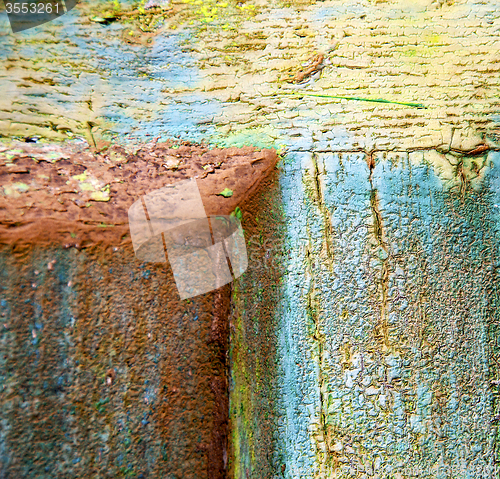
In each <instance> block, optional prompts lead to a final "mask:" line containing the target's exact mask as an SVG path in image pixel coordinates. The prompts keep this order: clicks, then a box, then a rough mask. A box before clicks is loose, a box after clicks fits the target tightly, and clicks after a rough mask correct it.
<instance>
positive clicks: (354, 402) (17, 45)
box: [0, 0, 500, 479]
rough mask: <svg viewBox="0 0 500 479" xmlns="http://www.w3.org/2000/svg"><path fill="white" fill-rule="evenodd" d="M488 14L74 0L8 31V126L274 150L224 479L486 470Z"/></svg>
mask: <svg viewBox="0 0 500 479" xmlns="http://www.w3.org/2000/svg"><path fill="white" fill-rule="evenodd" d="M122 6H123V4H122ZM106 8H108V10H109V8H111V9H112V7H111V6H108V7H106ZM123 8H124V9H125V10H126V8H125V6H124V7H123ZM498 11H499V5H498V2H496V1H488V2H486V1H485V2H479V1H471V2H465V1H455V2H453V1H447V2H442V1H437V2H432V3H431V2H425V1H419V2H414V3H412V4H411V5H410V4H409V3H408V2H403V1H387V2H356V3H354V2H352V3H346V2H341V1H326V2H313V1H311V2H306V1H303V2H301V1H298V0H290V1H288V2H286V1H283V2H263V1H257V2H245V3H239V4H238V3H236V2H216V1H215V0H214V1H211V0H210V1H205V2H203V3H201V4H200V3H199V2H196V1H192V2H191V1H186V2H183V3H175V2H174V3H172V4H171V10H169V13H168V14H166V15H165V17H166V18H165V19H164V20H161V19H159V16H158V14H154V15H149V16H147V15H146V16H144V15H142V16H141V15H136V14H133V15H131V17H130V18H131V20H130V21H129V20H126V19H125V18H124V17H120V18H119V19H117V20H116V21H114V22H108V23H109V24H108V25H103V24H98V23H95V22H94V23H93V22H91V21H90V20H89V18H90V17H91V16H92V15H96V14H101V15H104V13H102V12H100V9H99V8H98V7H95V6H92V5H90V4H85V5H82V6H80V7H78V8H77V9H74V10H73V11H72V12H70V14H68V15H67V16H65V17H64V18H62V19H59V20H58V21H56V22H53V23H52V24H50V25H46V26H45V27H43V28H39V29H37V30H33V31H32V32H30V33H28V32H26V33H25V34H22V35H19V36H16V37H14V36H12V35H5V36H4V37H3V38H2V39H1V43H2V46H3V47H4V48H3V49H2V50H1V52H2V53H1V55H2V59H3V60H4V62H3V73H2V74H1V79H0V81H1V83H2V87H3V91H6V92H9V94H8V95H5V96H4V97H3V98H2V106H1V112H0V115H1V118H0V122H1V128H2V132H3V134H4V135H6V136H10V137H12V136H26V135H41V136H43V137H45V138H52V139H66V138H68V137H69V138H74V137H85V138H87V140H88V142H89V143H91V144H93V145H99V144H101V143H102V142H104V141H106V140H109V139H110V138H113V137H114V138H115V139H116V140H119V141H121V142H123V143H126V142H128V143H136V144H140V143H141V142H144V141H146V140H147V139H150V138H156V137H161V138H162V139H167V138H171V137H174V136H177V135H178V136H180V137H181V138H182V139H183V140H191V141H201V140H205V141H207V142H208V143H211V144H218V145H221V146H233V145H236V146H241V145H256V146H259V147H271V146H276V147H280V146H281V145H284V146H286V147H287V151H288V152H287V155H286V156H285V158H284V160H283V162H282V163H281V165H280V168H281V169H280V174H279V177H278V178H276V181H275V182H274V183H270V185H269V191H268V193H266V194H265V195H264V196H262V197H261V198H260V200H259V201H257V200H256V202H255V203H250V204H249V205H248V209H245V208H243V214H244V228H245V232H246V233H247V234H248V235H249V237H247V240H248V246H249V252H250V258H251V262H250V264H249V271H248V273H247V274H246V275H244V276H243V277H242V278H241V279H239V280H238V281H236V282H235V284H234V285H233V286H234V289H233V302H234V309H233V314H232V316H231V324H230V331H231V348H230V349H231V358H230V363H231V365H230V367H231V390H230V391H231V393H230V394H231V405H230V408H231V418H230V419H231V438H232V440H231V445H230V448H231V452H230V457H229V461H230V470H231V474H232V475H233V476H234V477H235V478H238V479H240V478H241V479H248V478H252V479H254V478H255V479H261V478H262V479H264V478H265V479H267V478H273V479H275V478H281V477H283V478H287V479H291V478H293V479H295V478H304V479H305V478H307V479H309V478H318V479H320V478H321V479H323V478H351V477H353V478H354V477H356V478H369V477H370V478H380V479H382V478H384V479H385V478H389V477H390V478H398V479H400V478H415V477H426V478H439V479H444V478H453V479H465V478H472V477H474V478H476V477H480V478H495V477H498V475H499V471H498V465H497V462H498V460H499V458H498V441H499V439H498V432H497V428H498V417H499V415H500V410H499V407H500V406H499V404H498V399H497V398H498V385H499V381H500V376H499V364H498V358H499V344H498V337H499V330H498V324H499V322H498V316H497V315H498V313H497V311H498V305H497V295H498V293H497V289H498V284H499V283H498V277H497V268H498V259H497V258H498V245H499V239H500V238H499V236H498V235H499V229H498V221H499V217H498V205H500V197H498V191H499V186H500V185H499V183H500V174H499V171H500V170H499V168H500V158H499V155H498V147H499V146H500V145H499V141H500V132H499V128H498V124H499V116H498V113H499V112H498V110H499V105H498V94H499V78H498V71H499V64H500V62H499V53H498V52H499V50H500V49H499V45H500V38H499V34H498ZM134 15H135V16H134ZM158 21H159V28H158V29H156V28H155V26H154V22H158ZM141 28H142V30H141ZM141 32H142V33H141ZM307 93H309V95H308V94H307ZM312 95H329V96H330V97H325V96H323V97H318V96H312ZM332 97H335V98H332ZM338 97H344V98H343V99H342V98H338ZM347 98H350V99H347ZM365 100H383V101H386V102H388V103H381V102H371V101H365ZM390 102H399V103H390ZM402 103H407V104H406V105H405V104H402ZM409 103H413V104H415V105H413V106H412V105H408V104H409ZM418 105H421V106H423V107H425V108H422V107H418ZM148 135H149V136H148ZM263 212H264V213H263Z"/></svg>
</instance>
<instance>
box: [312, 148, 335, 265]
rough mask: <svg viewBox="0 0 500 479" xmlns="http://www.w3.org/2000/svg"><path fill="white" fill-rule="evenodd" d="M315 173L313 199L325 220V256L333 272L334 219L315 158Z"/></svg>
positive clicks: (313, 159) (313, 160)
mask: <svg viewBox="0 0 500 479" xmlns="http://www.w3.org/2000/svg"><path fill="white" fill-rule="evenodd" d="M312 162H313V167H314V172H313V190H314V195H312V196H313V197H312V198H311V199H312V201H313V203H314V204H315V205H316V207H317V208H318V210H319V212H320V214H321V217H322V220H323V237H324V251H325V253H326V254H325V256H326V259H327V261H328V268H329V270H330V271H333V238H332V237H333V231H332V230H333V228H332V218H331V214H330V211H329V210H328V208H327V206H326V205H325V202H324V198H323V190H322V188H321V182H320V178H319V177H320V172H319V168H318V162H317V160H316V158H315V157H314V156H313V158H312Z"/></svg>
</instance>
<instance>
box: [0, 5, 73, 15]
mask: <svg viewBox="0 0 500 479" xmlns="http://www.w3.org/2000/svg"><path fill="white" fill-rule="evenodd" d="M5 10H6V12H7V13H55V14H56V15H57V14H58V13H64V11H63V8H62V5H61V6H60V5H59V3H56V2H55V3H54V4H52V3H41V2H40V3H6V4H5Z"/></svg>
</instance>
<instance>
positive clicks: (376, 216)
mask: <svg viewBox="0 0 500 479" xmlns="http://www.w3.org/2000/svg"><path fill="white" fill-rule="evenodd" d="M367 163H368V167H369V169H370V174H369V177H368V181H369V183H370V208H371V210H372V216H373V235H374V237H375V240H376V242H377V245H378V246H377V257H378V258H379V259H380V261H381V268H380V276H379V278H378V281H377V283H378V284H377V286H378V290H379V301H380V303H379V304H380V310H379V311H380V318H379V320H378V322H377V324H376V325H375V331H374V332H375V337H376V338H378V339H381V340H382V341H383V343H384V344H385V346H387V347H388V346H389V333H388V322H387V297H388V290H389V261H388V260H389V253H388V247H387V243H386V241H385V235H384V225H383V221H382V212H381V210H380V201H379V197H378V191H377V189H376V188H375V187H374V186H373V171H374V170H375V156H374V152H373V151H371V152H369V153H368V154H367Z"/></svg>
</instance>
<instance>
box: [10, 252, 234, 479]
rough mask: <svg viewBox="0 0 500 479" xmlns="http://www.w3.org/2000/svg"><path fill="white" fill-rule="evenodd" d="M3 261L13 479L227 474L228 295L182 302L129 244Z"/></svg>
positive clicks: (160, 271)
mask: <svg viewBox="0 0 500 479" xmlns="http://www.w3.org/2000/svg"><path fill="white" fill-rule="evenodd" d="M0 261H1V268H0V274H1V285H2V286H1V291H0V297H1V299H0V301H1V313H0V314H1V319H2V331H1V340H0V341H1V350H2V356H1V365H0V374H1V377H2V391H1V393H0V398H1V404H2V412H1V416H2V433H1V444H2V446H1V475H2V477H18V478H21V477H26V478H28V477H33V478H34V477H37V478H55V477H58V478H59V477H109V478H115V477H143V478H148V477H157V478H165V477H169V478H178V479H180V478H185V477H188V478H193V479H194V478H199V477H207V478H208V477H210V478H211V477H214V478H219V477H224V469H225V464H224V461H226V460H227V459H225V457H224V450H225V449H226V447H227V445H226V434H227V413H225V411H226V410H227V394H226V393H225V391H227V374H226V370H227V365H226V354H225V352H226V349H227V333H226V331H225V330H224V328H222V329H219V335H218V336H217V335H214V334H213V331H212V329H213V326H214V324H215V323H216V320H215V319H214V318H216V317H217V315H216V314H215V313H216V309H219V310H220V309H222V308H221V307H220V305H218V304H217V302H218V301H220V297H221V296H222V295H224V294H227V291H223V290H221V291H218V292H216V293H209V294H207V295H204V296H200V297H198V298H195V299H193V300H192V301H184V302H181V301H180V300H179V298H178V294H177V291H176V287H175V283H174V281H173V276H172V273H171V271H170V269H168V268H165V266H164V265H155V264H146V263H140V262H138V261H137V260H136V259H135V257H134V252H133V250H132V248H131V247H130V245H129V246H128V247H120V248H111V247H109V248H102V247H101V248H95V249H93V250H89V249H84V250H82V251H78V250H77V249H75V248H70V249H66V250H65V249H63V248H61V247H59V248H56V247H53V248H48V247H44V248H41V247H37V246H36V245H33V246H32V247H31V248H29V249H26V250H25V251H24V252H23V254H22V255H20V254H19V252H18V253H17V255H16V254H15V253H14V252H13V251H12V249H11V248H7V247H4V248H2V250H1V256H0ZM227 306H228V303H227V304H226V307H227ZM226 329H227V328H226ZM221 416H222V418H221ZM221 419H222V420H221Z"/></svg>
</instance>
